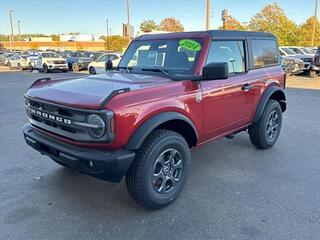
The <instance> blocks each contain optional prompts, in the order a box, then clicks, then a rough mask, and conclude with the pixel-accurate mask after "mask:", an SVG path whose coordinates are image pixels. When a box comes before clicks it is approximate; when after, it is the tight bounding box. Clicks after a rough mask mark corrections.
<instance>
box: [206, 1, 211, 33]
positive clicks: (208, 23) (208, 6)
mask: <svg viewBox="0 0 320 240" xmlns="http://www.w3.org/2000/svg"><path fill="white" fill-rule="evenodd" d="M210 1H211V0H207V11H206V30H207V31H208V30H210Z"/></svg>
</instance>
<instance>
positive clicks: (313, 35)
mask: <svg viewBox="0 0 320 240" xmlns="http://www.w3.org/2000/svg"><path fill="white" fill-rule="evenodd" d="M317 19H318V0H315V9H314V22H313V31H312V41H311V45H312V47H314V39H315V35H316V25H317Z"/></svg>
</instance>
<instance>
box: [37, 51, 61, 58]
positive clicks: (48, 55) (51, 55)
mask: <svg viewBox="0 0 320 240" xmlns="http://www.w3.org/2000/svg"><path fill="white" fill-rule="evenodd" d="M41 56H42V57H44V58H58V57H59V56H58V54H56V53H53V52H47V53H41Z"/></svg>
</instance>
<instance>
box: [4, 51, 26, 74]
mask: <svg viewBox="0 0 320 240" xmlns="http://www.w3.org/2000/svg"><path fill="white" fill-rule="evenodd" d="M8 66H9V68H10V69H18V70H20V71H22V70H24V69H28V68H29V66H28V61H27V55H20V54H15V55H14V56H12V57H11V58H10V60H9V62H8Z"/></svg>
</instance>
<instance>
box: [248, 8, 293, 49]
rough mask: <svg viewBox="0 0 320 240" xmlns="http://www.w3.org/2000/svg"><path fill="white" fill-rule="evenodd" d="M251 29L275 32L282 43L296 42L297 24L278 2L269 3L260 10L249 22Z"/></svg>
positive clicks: (290, 43)
mask: <svg viewBox="0 0 320 240" xmlns="http://www.w3.org/2000/svg"><path fill="white" fill-rule="evenodd" d="M249 30H251V31H261V32H269V33H273V34H275V35H276V36H277V37H278V41H279V44H280V45H294V44H295V43H296V33H297V25H296V24H295V23H294V22H292V21H291V20H290V19H289V18H288V17H287V16H286V15H285V13H284V11H283V9H282V8H281V7H280V6H279V5H278V4H276V3H274V4H271V5H267V6H266V7H264V8H263V9H262V10H261V11H260V12H258V13H257V14H256V15H255V16H254V17H253V18H252V19H251V20H250V23H249Z"/></svg>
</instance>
